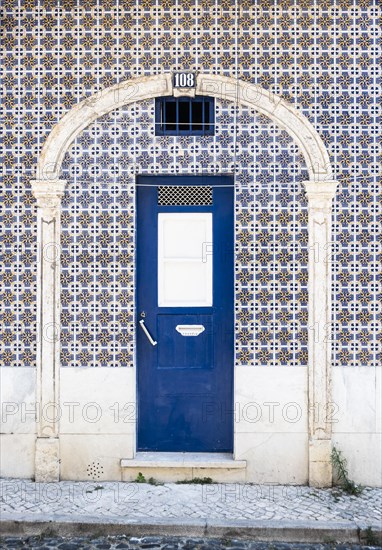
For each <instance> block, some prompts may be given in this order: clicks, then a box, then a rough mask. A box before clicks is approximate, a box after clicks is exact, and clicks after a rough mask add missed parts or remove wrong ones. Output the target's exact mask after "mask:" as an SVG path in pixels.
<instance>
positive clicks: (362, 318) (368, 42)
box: [0, 0, 382, 367]
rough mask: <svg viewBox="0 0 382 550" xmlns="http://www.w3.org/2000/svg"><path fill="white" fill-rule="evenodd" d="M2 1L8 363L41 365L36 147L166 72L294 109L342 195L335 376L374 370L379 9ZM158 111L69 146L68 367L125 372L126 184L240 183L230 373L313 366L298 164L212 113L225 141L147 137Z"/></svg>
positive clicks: (130, 114)
mask: <svg viewBox="0 0 382 550" xmlns="http://www.w3.org/2000/svg"><path fill="white" fill-rule="evenodd" d="M35 4H36V2H35V1H34V0H33V1H32V0H23V1H21V0H19V1H15V0H8V1H7V2H6V3H4V4H3V6H2V8H1V18H2V31H1V32H2V52H1V56H2V58H1V60H0V62H1V82H2V92H3V94H4V95H3V101H2V112H1V133H2V137H1V139H2V145H3V157H2V183H1V199H0V209H1V225H0V232H1V247H2V263H1V267H0V269H1V278H0V285H1V287H0V295H1V302H2V304H3V305H2V309H1V331H2V335H1V338H0V352H1V359H0V363H1V364H2V365H13V366H34V365H35V353H36V349H35V341H36V336H37V332H38V327H36V317H35V313H36V311H35V308H36V302H35V299H36V265H37V261H38V258H37V257H36V242H35V241H36V208H35V203H34V199H33V197H32V195H31V188H30V183H29V180H30V179H32V178H33V177H34V176H35V168H36V163H37V157H38V154H39V151H40V150H41V146H42V144H43V142H44V140H45V139H46V137H47V135H48V134H49V132H50V131H51V130H52V128H53V126H54V125H55V124H56V123H57V121H58V120H59V119H60V118H61V117H62V116H63V114H64V113H65V112H67V111H68V110H69V109H70V108H71V107H72V106H73V105H74V104H76V103H77V102H78V101H80V100H81V99H83V98H84V97H87V96H89V95H91V94H92V93H94V92H97V91H99V90H101V89H103V88H105V87H108V86H110V85H112V84H114V83H116V82H118V81H121V80H125V79H128V78H134V77H136V76H142V75H152V74H157V73H161V72H164V71H167V72H168V71H172V70H197V71H202V72H208V73H216V74H223V75H227V76H231V77H237V78H240V79H243V80H248V81H251V82H254V83H257V84H259V85H261V86H263V87H264V88H266V89H270V90H271V91H272V92H275V93H277V94H279V95H281V96H282V97H283V98H284V99H286V100H287V101H290V102H291V103H293V104H294V105H295V106H296V107H297V108H299V109H300V110H301V111H302V112H303V113H304V115H305V116H307V117H308V119H309V120H310V121H311V122H312V123H313V124H314V126H315V127H316V128H317V130H318V131H319V133H320V135H321V136H322V138H323V140H324V142H325V144H326V146H327V148H328V151H329V154H330V157H331V161H332V165H333V167H334V171H335V177H336V179H337V180H338V181H339V189H338V194H337V196H336V199H335V202H334V212H333V241H334V244H333V245H332V248H331V250H330V254H331V256H330V260H331V261H332V269H333V326H332V331H331V333H330V331H329V334H328V336H329V337H330V338H331V339H332V340H333V342H332V347H333V364H334V365H341V366H362V365H365V366H367V365H370V366H372V365H379V364H380V362H381V357H380V342H381V335H382V329H381V318H380V303H381V246H382V244H381V225H382V220H381V213H382V206H381V203H382V193H381V187H380V179H379V178H380V173H379V171H380V102H379V94H380V90H381V84H380V71H381V68H380V67H381V57H380V53H381V46H380V36H381V28H380V26H378V23H379V18H380V16H381V11H382V10H381V7H380V5H379V4H378V3H377V2H375V1H374V0H354V1H353V0H340V1H334V0H320V2H318V1H316V2H314V1H313V0H302V1H301V0H296V1H294V0H281V1H280V0H278V1H277V2H275V1H272V2H268V1H267V0H265V1H264V0H261V2H260V1H258V2H254V1H253V0H251V1H249V0H248V1H247V0H238V1H237V2H236V4H235V2H233V1H232V0H228V1H226V0H223V1H219V2H215V0H213V1H208V0H207V1H203V2H195V1H191V0H182V1H174V0H157V1H155V0H148V1H142V0H139V1H138V0H137V1H134V2H133V1H130V0H124V1H123V2H120V3H118V0H117V1H116V0H113V1H109V0H106V1H105V0H104V1H102V2H101V0H98V1H95V0H91V1H88V0H54V1H53V0H41V1H40V2H39V3H38V4H39V5H38V6H37V7H36V6H35ZM153 123H154V102H153V101H142V102H139V103H137V104H134V105H131V106H129V107H125V108H122V109H120V110H118V111H114V112H112V113H110V114H109V115H107V116H105V117H103V118H102V119H99V120H97V121H96V122H95V123H93V124H92V125H91V126H90V127H89V128H87V129H86V130H84V131H83V132H82V134H81V135H80V136H79V137H78V138H77V140H76V142H75V143H73V144H72V146H71V147H70V149H69V151H68V153H67V155H66V157H65V160H64V165H63V174H62V177H63V178H66V179H67V180H68V187H67V190H66V193H65V196H64V199H63V216H62V225H63V232H62V247H63V252H62V278H61V280H62V305H63V308H62V357H61V360H62V364H63V365H64V366H79V367H80V366H90V365H92V366H115V367H119V366H129V365H131V364H132V361H133V341H132V335H133V330H132V329H133V316H134V309H133V308H134V301H133V300H134V264H133V258H134V178H135V175H136V174H139V173H151V174H159V173H182V174H186V173H201V172H209V173H217V172H224V171H225V172H227V171H228V172H234V173H235V181H236V224H237V235H236V252H237V254H236V272H237V276H236V324H237V341H236V362H237V364H240V365H286V366H294V365H306V364H307V331H308V329H307V204H306V199H305V196H304V190H303V186H302V183H301V182H302V181H303V180H304V179H307V173H306V169H305V166H304V163H303V159H302V158H301V156H300V155H299V151H298V150H297V148H296V146H295V145H294V144H293V143H292V142H291V139H290V138H289V136H288V135H287V134H286V133H285V132H284V131H282V130H280V129H279V128H277V127H275V126H274V125H273V124H272V123H271V122H270V121H269V120H268V119H266V118H265V117H262V116H259V115H256V114H255V113H254V112H251V111H250V110H248V109H245V108H238V110H237V111H235V106H234V105H233V104H231V103H229V102H224V101H218V102H217V105H216V124H217V126H216V135H215V136H209V137H178V138H176V137H171V138H170V137H155V135H154V130H153Z"/></svg>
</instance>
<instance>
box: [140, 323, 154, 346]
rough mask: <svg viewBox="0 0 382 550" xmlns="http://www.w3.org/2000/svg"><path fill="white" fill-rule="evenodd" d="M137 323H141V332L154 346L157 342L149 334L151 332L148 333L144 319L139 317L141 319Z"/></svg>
mask: <svg viewBox="0 0 382 550" xmlns="http://www.w3.org/2000/svg"><path fill="white" fill-rule="evenodd" d="M139 324H140V325H141V327H142V330H143V332H144V333H145V334H146V336H147V339H148V341H149V342H150V344H151V345H153V346H156V345H157V343H158V342H156V341H155V340H154V339H153V337H152V336H151V334H150V333H149V331H148V330H147V328H146V325H145V320H144V319H141V320H140V321H139Z"/></svg>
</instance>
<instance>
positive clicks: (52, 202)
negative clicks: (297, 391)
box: [31, 179, 66, 208]
mask: <svg viewBox="0 0 382 550" xmlns="http://www.w3.org/2000/svg"><path fill="white" fill-rule="evenodd" d="M31 184H32V193H33V195H34V197H35V199H36V201H37V206H38V207H39V208H57V206H59V205H60V203H61V199H62V197H63V195H64V191H65V185H66V180H60V179H38V180H31Z"/></svg>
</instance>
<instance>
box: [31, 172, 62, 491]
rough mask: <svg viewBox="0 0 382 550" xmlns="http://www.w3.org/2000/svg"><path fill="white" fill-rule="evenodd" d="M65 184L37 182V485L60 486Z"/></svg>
mask: <svg viewBox="0 0 382 550" xmlns="http://www.w3.org/2000/svg"><path fill="white" fill-rule="evenodd" d="M65 183H66V181H64V180H58V179H54V180H53V179H52V180H33V181H32V191H33V194H34V196H35V198H36V200H37V224H38V225H37V227H38V229H37V240H38V268H37V284H38V290H37V296H38V299H37V323H38V328H39V338H38V346H37V384H36V401H37V406H38V418H37V441H36V455H35V480H36V481H43V482H47V481H58V480H59V426H58V419H59V354H60V348H59V339H60V210H61V198H62V196H63V194H64V189H65Z"/></svg>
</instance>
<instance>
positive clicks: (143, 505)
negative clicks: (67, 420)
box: [0, 479, 382, 527]
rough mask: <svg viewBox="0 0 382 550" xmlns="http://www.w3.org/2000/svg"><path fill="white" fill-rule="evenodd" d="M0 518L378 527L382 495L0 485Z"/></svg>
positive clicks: (259, 488)
mask: <svg viewBox="0 0 382 550" xmlns="http://www.w3.org/2000/svg"><path fill="white" fill-rule="evenodd" d="M0 496H1V508H0V512H1V514H2V517H5V516H7V517H9V516H10V515H11V516H12V517H14V519H17V516H18V515H23V516H25V514H26V513H27V514H30V515H33V514H39V515H47V516H49V517H52V518H54V516H55V515H60V516H62V515H65V516H71V515H73V516H75V517H76V518H77V519H78V518H80V517H81V516H82V515H83V516H87V517H89V516H92V517H93V518H95V519H97V518H99V519H102V518H107V519H113V518H117V519H120V518H127V517H128V518H130V519H142V518H145V519H153V518H161V519H165V518H172V519H174V518H200V519H203V518H208V519H216V520H219V519H228V520H292V521H293V520H298V521H309V520H314V521H324V522H329V523H330V522H341V521H352V522H354V523H356V524H357V525H362V526H363V527H365V526H366V527H367V526H374V527H381V523H382V514H381V508H382V491H381V489H376V488H365V489H364V490H363V492H362V494H361V495H359V496H349V495H346V494H344V493H343V492H342V491H341V490H339V489H337V488H332V489H313V488H310V487H303V486H280V485H251V484H210V485H208V484H207V485H194V484H176V483H165V484H163V485H157V486H155V485H150V484H148V483H122V482H102V483H97V482H70V481H61V482H59V483H34V482H32V481H29V480H18V479H17V480H16V479H2V480H0Z"/></svg>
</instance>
